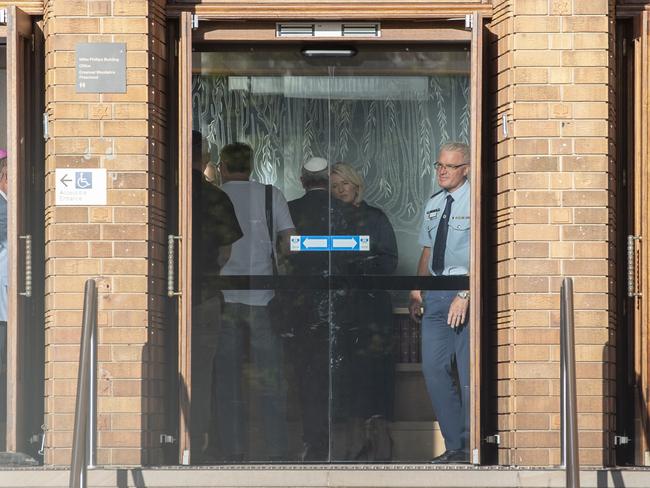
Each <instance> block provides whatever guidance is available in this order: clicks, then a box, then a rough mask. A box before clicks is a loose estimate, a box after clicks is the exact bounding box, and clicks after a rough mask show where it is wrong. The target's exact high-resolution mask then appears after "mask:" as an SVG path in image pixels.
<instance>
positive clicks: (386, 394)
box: [192, 46, 469, 463]
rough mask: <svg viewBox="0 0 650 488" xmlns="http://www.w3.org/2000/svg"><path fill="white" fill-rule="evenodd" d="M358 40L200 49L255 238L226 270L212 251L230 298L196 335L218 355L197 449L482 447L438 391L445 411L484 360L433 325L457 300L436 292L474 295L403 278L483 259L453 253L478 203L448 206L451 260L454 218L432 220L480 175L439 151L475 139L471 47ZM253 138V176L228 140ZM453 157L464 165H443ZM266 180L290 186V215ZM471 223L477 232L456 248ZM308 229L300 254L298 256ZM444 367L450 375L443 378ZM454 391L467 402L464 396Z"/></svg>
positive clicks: (205, 100) (358, 458)
mask: <svg viewBox="0 0 650 488" xmlns="http://www.w3.org/2000/svg"><path fill="white" fill-rule="evenodd" d="M358 51H359V54H358V55H357V56H356V57H355V58H354V59H345V60H332V59H329V60H326V61H325V60H314V59H310V60H306V59H304V58H302V57H301V56H300V51H299V49H298V48H296V47H291V46H287V47H283V48H280V49H278V48H277V47H275V46H274V47H273V48H272V52H271V49H270V48H266V47H263V46H262V47H259V48H257V47H256V48H254V49H246V50H245V51H244V50H237V49H232V50H229V51H214V52H201V53H195V63H194V65H195V66H199V67H200V68H199V69H197V72H196V74H195V76H194V79H193V111H194V113H193V116H194V124H195V128H196V129H197V131H199V132H200V133H201V135H202V138H203V142H202V144H203V148H204V150H206V152H207V154H206V155H205V158H204V159H205V160H209V161H210V164H209V165H208V166H207V167H206V171H205V173H206V174H208V175H209V177H208V179H209V180H210V181H212V182H213V184H215V185H217V184H218V185H221V189H222V190H223V192H225V193H226V194H227V195H228V197H229V198H230V200H231V202H232V204H233V207H234V212H235V214H236V218H237V221H238V223H239V225H240V226H241V229H242V231H243V234H244V237H243V238H242V239H240V240H237V241H236V242H233V243H232V247H231V250H230V251H231V253H230V256H229V260H228V261H225V264H224V263H223V262H222V263H220V265H219V269H218V270H217V271H210V272H209V273H208V270H207V266H205V260H203V258H202V261H201V262H200V263H199V266H200V267H201V268H204V269H201V271H200V273H202V274H204V275H205V274H206V273H208V274H210V275H211V276H212V277H213V278H214V280H213V281H205V280H204V281H203V282H202V284H200V285H197V286H198V288H199V289H198V290H197V291H196V292H195V296H199V297H201V300H210V297H213V298H214V297H217V298H215V299H214V300H216V302H218V306H213V308H209V307H208V308H207V309H206V308H205V307H203V309H202V308H201V306H200V305H199V308H198V309H195V314H194V315H195V316H194V320H193V330H194V331H197V330H199V329H198V327H200V324H201V323H202V324H204V325H203V329H202V330H203V332H201V333H199V334H195V336H194V342H195V344H194V345H193V347H196V348H199V349H201V350H202V351H204V353H203V354H197V355H193V383H194V388H193V394H194V397H193V405H192V409H193V418H196V417H197V416H198V418H199V419H201V421H196V422H195V425H193V427H192V440H193V449H194V450H193V459H194V460H195V461H196V462H219V463H221V462H255V461H264V462H267V461H285V462H296V461H304V462H328V461H336V462H339V461H346V462H348V461H349V462H389V461H426V462H429V461H431V460H432V458H434V457H435V456H437V455H439V454H441V453H443V452H444V451H445V441H446V442H447V446H446V448H447V449H448V450H451V451H457V450H460V451H461V452H463V453H464V452H465V451H464V450H465V448H466V443H465V439H466V430H463V429H465V427H464V423H465V421H464V420H463V421H460V420H459V421H457V424H460V425H461V427H459V429H460V430H461V434H460V439H461V440H460V441H458V442H459V443H460V446H461V447H458V448H457V447H456V444H454V442H457V441H456V440H453V438H452V436H451V435H449V432H450V428H448V427H447V424H446V423H445V420H443V419H442V418H441V414H440V411H443V410H444V408H442V409H441V407H440V406H439V405H436V404H435V403H434V406H435V409H436V411H437V412H438V415H437V417H438V418H437V419H436V415H434V412H433V408H432V401H434V402H435V398H434V397H436V396H437V392H438V390H439V389H441V388H448V389H451V390H454V391H461V390H462V391H468V381H467V382H466V381H465V371H466V370H467V367H466V366H467V363H466V362H465V359H463V358H464V356H462V353H463V351H462V350H461V349H462V348H455V349H449V350H447V353H445V354H446V355H445V354H443V353H440V357H441V358H442V359H440V358H438V359H435V357H434V356H435V354H436V351H437V349H436V347H437V346H439V345H440V344H439V342H440V341H441V340H442V339H439V338H437V337H435V336H434V335H432V331H431V330H432V329H431V326H430V323H432V320H433V319H432V318H431V317H430V315H435V320H442V319H444V320H445V321H446V313H445V314H443V312H442V308H444V307H442V305H441V307H439V308H440V310H438V311H436V312H434V308H433V305H431V304H429V303H428V302H429V295H430V296H431V297H432V298H431V300H432V301H433V300H434V298H433V297H438V298H439V299H440V300H442V301H445V300H447V302H446V303H447V311H448V310H449V303H450V302H454V303H461V302H459V300H467V299H466V298H465V299H463V298H461V297H458V295H457V293H458V290H448V291H445V292H444V293H446V294H447V295H445V297H446V298H444V299H443V298H442V296H443V295H442V293H443V292H433V291H430V292H426V291H425V292H423V293H420V294H418V293H416V292H412V293H409V291H410V287H411V285H409V284H407V285H406V286H405V285H404V284H401V285H399V286H395V285H394V284H393V281H392V280H393V277H395V278H408V279H409V280H411V279H412V278H414V277H415V276H416V275H420V276H431V275H433V276H450V275H454V274H467V270H468V267H469V266H468V262H467V260H465V262H464V263H463V262H460V261H459V260H457V259H456V258H455V257H453V255H455V254H457V255H464V253H465V251H464V249H465V248H464V247H463V246H466V245H468V243H469V238H468V236H469V218H460V217H468V216H469V213H467V214H463V213H462V208H463V205H464V204H463V203H460V202H456V203H454V205H455V207H452V210H451V211H448V212H446V213H445V212H443V210H444V207H445V206H444V205H443V206H442V208H441V209H439V211H438V214H436V215H437V218H438V219H439V218H440V217H441V216H442V214H443V213H445V214H450V215H452V216H453V217H459V218H453V219H451V220H446V219H445V220H446V221H447V222H449V224H450V225H449V227H448V229H447V236H448V237H447V239H446V240H445V242H446V243H447V246H446V249H445V250H444V252H443V263H442V264H443V270H442V271H441V272H440V271H439V266H440V263H439V262H438V261H436V268H435V270H434V269H433V268H432V267H431V266H432V265H431V263H430V261H431V256H432V255H433V254H434V253H433V252H431V250H432V249H433V248H434V247H435V245H434V244H435V241H436V236H437V230H438V228H442V226H440V225H438V226H436V228H435V229H434V228H433V226H432V225H431V222H429V221H430V220H432V218H430V217H431V216H432V213H431V210H433V209H434V207H431V205H432V203H431V202H432V201H433V200H431V195H433V194H436V195H439V193H437V192H438V191H439V190H441V189H442V192H443V193H444V192H445V191H447V190H445V188H446V185H447V186H448V179H450V178H452V177H453V176H454V175H455V174H456V173H454V171H458V174H462V173H465V169H459V170H457V169H456V168H451V167H450V166H449V165H450V164H452V162H450V161H446V159H445V157H444V155H439V152H440V147H441V144H442V143H443V142H445V141H449V140H460V141H466V140H467V139H468V137H469V103H468V102H469V83H468V81H469V80H468V68H469V64H468V63H469V58H468V53H467V52H466V51H463V50H459V49H454V48H449V49H441V48H440V47H439V46H438V47H427V46H423V47H421V48H419V49H418V50H417V51H414V50H409V49H407V48H403V47H399V46H391V47H372V48H369V49H368V50H367V51H366V50H364V49H359V50H358ZM237 141H239V142H243V143H245V145H246V147H250V157H249V158H248V160H249V161H250V165H249V166H248V167H247V168H245V169H246V171H240V170H241V168H239V170H237V168H233V167H232V163H233V157H232V155H229V154H228V153H229V151H230V149H226V151H225V153H224V149H225V148H231V147H232V145H233V143H236V142H237ZM224 156H225V157H224ZM229 159H230V161H229ZM235 159H236V158H235ZM452 159H453V158H452ZM337 161H338V163H337ZM436 161H438V162H440V163H443V164H445V165H447V166H446V167H442V166H441V167H440V170H438V171H436V170H435V169H434V165H433V163H435V162H436ZM228 162H230V163H231V164H230V166H228V165H227V164H225V163H228ZM235 166H236V165H235ZM464 168H468V167H464ZM214 173H216V174H214ZM233 173H235V178H233V177H232V176H233ZM237 174H238V175H239V176H237ZM265 185H274V186H273V187H270V188H271V190H270V192H271V195H272V197H271V201H272V202H273V203H272V205H271V206H272V208H273V215H269V214H268V212H267V211H266V209H267V208H268V205H267V204H266V203H265V202H267V201H268V199H267V198H266V192H267V191H269V190H266V186H265ZM467 185H469V183H467ZM468 194H469V192H468ZM434 198H437V197H435V196H434ZM287 201H288V204H287V203H286V202H287ZM468 201H469V200H468ZM194 204H195V205H197V204H196V203H194ZM435 205H437V203H436V204H435ZM435 208H438V207H435ZM467 212H469V206H467ZM201 218H213V219H214V218H215V216H205V217H201ZM268 222H271V223H272V224H271V226H270V229H269V226H268V225H267V223H268ZM423 227H424V228H425V232H426V237H427V239H428V240H427V239H424V238H422V232H423V230H422V229H423ZM294 229H295V230H294ZM463 233H464V234H463ZM457 234H458V235H460V234H463V235H466V236H467V239H466V240H463V239H462V238H458V239H456V241H454V242H453V243H452V241H451V239H453V236H455V235H457ZM196 235H197V234H196V230H195V236H196ZM292 236H293V237H294V239H296V240H295V242H294V245H295V246H297V248H298V249H301V250H300V251H298V250H295V251H293V252H289V249H290V241H291V237H292ZM299 236H301V237H302V238H304V237H305V236H311V240H307V241H305V240H301V238H300V237H299ZM332 236H334V237H335V236H356V237H357V238H358V237H359V236H368V237H369V241H368V244H369V246H368V250H366V251H359V250H349V251H345V250H340V249H337V250H332V242H331V241H328V240H327V239H328V238H330V237H332ZM418 236H420V238H418ZM320 238H324V239H325V240H324V241H323V239H320ZM201 239H202V240H203V237H202V238H201ZM440 239H441V240H442V237H441V238H440ZM214 242H217V241H216V240H215V241H214ZM323 242H327V244H326V245H325V248H319V246H321V245H322V244H323ZM357 245H358V241H357ZM210 246H211V245H210V244H208V245H207V249H205V250H204V254H203V255H204V256H205V255H206V254H207V255H210ZM438 247H440V246H438ZM212 248H214V244H212ZM423 249H424V250H425V251H423ZM426 249H429V252H428V254H426V253H427V251H426ZM454 253H455V254H454ZM218 254H219V255H221V251H219V253H218ZM425 254H426V256H425ZM439 254H440V249H438V251H437V253H436V255H439ZM467 255H468V254H467ZM423 256H424V257H423ZM194 259H195V260H196V257H195V258H194ZM438 259H439V258H438ZM456 261H458V262H456ZM422 262H425V263H426V266H423V265H422ZM274 263H275V264H276V266H275V268H274V266H273V264H274ZM430 268H431V269H430ZM420 271H422V272H420ZM237 277H240V278H241V277H243V278H246V280H249V282H241V281H239V282H235V281H233V279H234V278H237ZM274 277H276V278H274ZM263 278H268V279H269V280H270V281H264V279H263ZM283 279H285V280H284V281H283ZM195 283H196V282H195ZM246 283H249V285H248V286H247V287H246V286H243V285H245V284H246ZM256 283H260V284H259V285H258V284H256ZM282 283H284V284H282ZM402 283H403V282H402ZM204 287H207V288H208V289H207V290H204V289H202V288H204ZM242 287H244V288H245V289H241V288H242ZM418 299H419V300H421V301H422V302H423V303H422V304H421V303H420V302H418ZM457 299H458V300H457ZM432 303H433V302H432ZM423 306H424V307H425V310H426V311H425V316H424V321H423V325H422V328H421V326H420V320H421V315H420V312H421V307H423ZM409 308H410V309H411V310H410V311H409ZM206 310H207V312H206ZM410 312H413V313H412V316H411V315H410ZM201 317H203V319H202V318H201ZM454 320H457V321H460V322H458V323H456V324H455V325H456V327H454V328H452V327H447V328H448V329H449V330H450V331H451V332H452V334H451V335H452V336H453V337H452V338H453V339H454V340H456V341H457V342H459V343H460V342H461V340H462V339H458V337H457V336H458V335H459V333H460V334H461V335H462V334H463V333H464V334H467V333H468V329H467V327H468V325H467V324H466V323H465V322H466V321H465V320H463V319H462V316H459V317H458V318H456V319H454ZM208 331H209V332H208ZM447 335H449V334H447ZM445 340H447V339H445ZM449 340H451V339H449ZM421 342H422V350H421ZM452 342H453V341H452ZM454 347H455V346H454ZM465 352H466V350H465ZM461 362H462V364H460V363H461ZM456 365H457V366H456ZM463 365H464V366H463ZM434 366H435V367H437V368H441V369H442V370H444V372H445V375H446V377H448V378H451V386H450V384H449V383H445V384H444V385H442V384H440V385H438V384H434V383H433V382H432V379H437V376H439V375H440V371H439V370H434V369H433V368H434ZM423 372H424V375H423ZM434 376H435V378H434ZM459 378H460V379H459ZM425 379H426V381H425ZM197 382H198V384H200V385H202V386H201V388H205V389H204V390H203V391H201V392H199V393H197V392H196V389H197V387H196V385H197ZM455 398H456V399H457V404H456V405H457V406H458V410H459V411H460V410H462V409H463V408H464V406H465V405H467V402H466V399H465V395H457V397H455ZM201 399H202V400H201ZM442 416H443V417H444V412H443V415H442ZM460 417H462V418H466V415H465V414H464V413H461V414H460ZM439 424H440V426H441V428H442V435H441V432H440V429H439V427H438V425H439ZM455 428H456V427H454V428H451V430H453V429H455ZM456 430H458V429H457V428H456ZM443 436H444V438H445V441H443ZM197 450H198V451H199V452H200V453H201V455H199V456H197ZM457 461H458V460H457V459H452V460H451V462H457Z"/></svg>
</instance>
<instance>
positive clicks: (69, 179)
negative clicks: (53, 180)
mask: <svg viewBox="0 0 650 488" xmlns="http://www.w3.org/2000/svg"><path fill="white" fill-rule="evenodd" d="M68 176H69V175H67V174H65V175H63V178H61V179H60V180H59V181H61V183H63V186H65V187H66V188H67V187H68V183H72V179H71V178H68Z"/></svg>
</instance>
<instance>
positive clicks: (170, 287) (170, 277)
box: [167, 234, 181, 298]
mask: <svg viewBox="0 0 650 488" xmlns="http://www.w3.org/2000/svg"><path fill="white" fill-rule="evenodd" d="M180 239H181V236H175V235H173V234H169V235H168V236H167V296H168V297H170V298H172V297H175V296H178V295H180V294H181V292H180V291H176V290H175V288H176V286H175V279H174V266H175V262H174V258H175V255H176V252H175V247H176V240H180Z"/></svg>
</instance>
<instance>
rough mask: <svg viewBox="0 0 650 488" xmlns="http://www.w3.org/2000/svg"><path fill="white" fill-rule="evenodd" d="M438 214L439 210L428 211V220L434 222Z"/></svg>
mask: <svg viewBox="0 0 650 488" xmlns="http://www.w3.org/2000/svg"><path fill="white" fill-rule="evenodd" d="M438 212H440V209H439V208H434V209H432V210H427V219H428V220H433V219H435V218H436V217H437V216H438Z"/></svg>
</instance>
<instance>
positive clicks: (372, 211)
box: [330, 162, 397, 461]
mask: <svg viewBox="0 0 650 488" xmlns="http://www.w3.org/2000/svg"><path fill="white" fill-rule="evenodd" d="M330 191H331V193H332V196H333V197H334V198H335V199H337V200H339V202H340V205H339V206H340V211H341V213H342V217H343V221H344V222H345V223H346V229H340V230H339V229H337V232H336V233H337V234H344V233H345V234H348V235H367V236H369V237H370V251H357V252H336V253H333V254H332V264H333V269H334V270H336V272H338V273H341V274H344V275H391V274H392V273H393V272H394V271H395V268H396V267H397V241H396V239H395V232H394V231H393V226H392V225H391V223H390V221H389V220H388V217H386V214H385V213H384V212H383V211H382V210H381V209H379V208H377V207H373V206H371V205H368V204H367V203H366V202H365V201H364V200H363V191H364V182H363V179H362V178H361V176H360V175H359V173H358V172H357V171H356V170H355V169H354V168H353V167H352V166H351V165H349V164H347V163H344V162H338V163H336V164H335V165H334V166H332V172H331V176H330ZM342 231H343V232H342ZM334 322H335V325H336V327H335V328H334V330H335V331H336V332H335V337H334V351H333V353H334V356H333V357H334V371H333V385H332V390H333V397H334V398H333V407H334V412H333V413H334V417H335V421H338V422H343V424H344V426H345V427H344V428H345V433H346V434H345V436H344V437H346V441H345V446H344V447H345V449H343V448H340V449H335V450H336V451H338V453H339V455H341V456H343V457H344V460H366V461H388V460H390V457H391V444H392V441H391V440H390V436H389V434H388V430H387V425H388V424H387V421H388V420H390V419H391V417H392V413H393V412H392V407H393V396H394V388H393V385H394V371H395V364H394V354H393V342H392V337H393V336H392V329H393V309H392V305H391V299H390V295H389V293H388V292H387V291H385V290H354V289H352V290H346V291H344V292H341V293H340V294H338V295H337V298H336V299H335V302H334ZM373 432H375V433H376V432H383V434H382V435H380V436H376V435H375V436H373V434H372V433H373ZM378 437H379V438H378ZM334 444H335V445H336V444H337V440H336V439H334Z"/></svg>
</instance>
